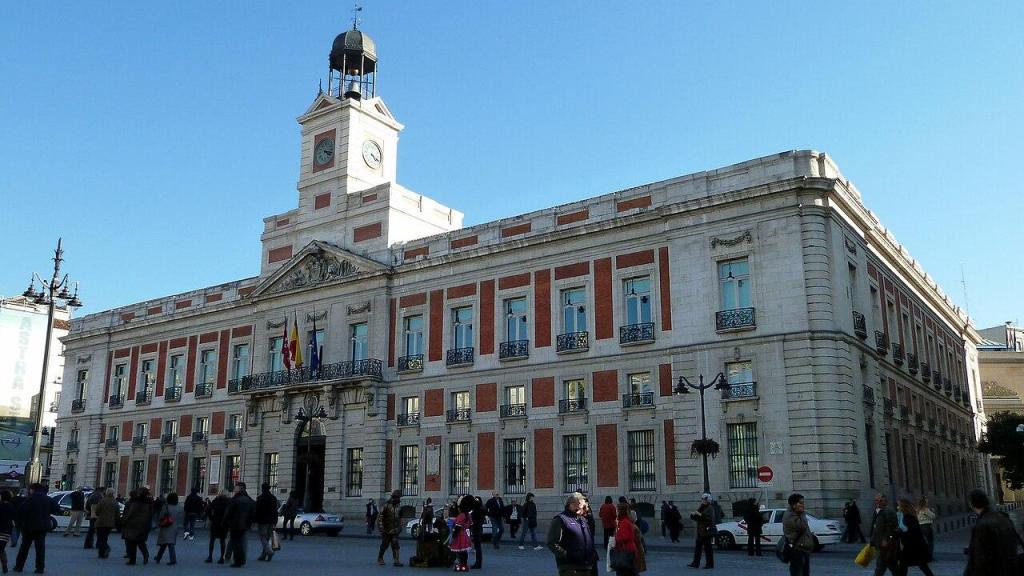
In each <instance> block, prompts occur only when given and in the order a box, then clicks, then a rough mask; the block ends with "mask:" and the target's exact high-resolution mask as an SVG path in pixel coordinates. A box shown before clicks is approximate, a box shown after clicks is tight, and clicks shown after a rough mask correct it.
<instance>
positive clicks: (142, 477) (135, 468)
mask: <svg viewBox="0 0 1024 576" xmlns="http://www.w3.org/2000/svg"><path fill="white" fill-rule="evenodd" d="M145 483H146V461H145V460H132V483H131V488H132V489H133V490H135V489H138V488H141V487H142V486H143V485H145Z"/></svg>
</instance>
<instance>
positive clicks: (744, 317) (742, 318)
mask: <svg viewBox="0 0 1024 576" xmlns="http://www.w3.org/2000/svg"><path fill="white" fill-rule="evenodd" d="M753 328H757V322H756V321H755V318H754V309H753V308H735V309H733V310H719V311H718V312H715V330H716V331H718V332H722V331H726V330H750V329H753Z"/></svg>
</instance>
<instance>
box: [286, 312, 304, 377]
mask: <svg viewBox="0 0 1024 576" xmlns="http://www.w3.org/2000/svg"><path fill="white" fill-rule="evenodd" d="M288 347H289V348H290V349H291V354H292V364H293V365H294V366H295V367H296V368H302V346H301V345H300V344H299V319H298V318H294V323H293V324H292V337H291V341H290V342H289V343H288Z"/></svg>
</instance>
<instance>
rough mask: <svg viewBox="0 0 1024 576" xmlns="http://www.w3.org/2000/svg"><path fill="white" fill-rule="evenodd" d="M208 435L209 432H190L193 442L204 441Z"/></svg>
mask: <svg viewBox="0 0 1024 576" xmlns="http://www.w3.org/2000/svg"><path fill="white" fill-rule="evenodd" d="M209 437H210V434H209V433H208V432H193V433H192V441H193V442H206V440H207V439H208V438H209Z"/></svg>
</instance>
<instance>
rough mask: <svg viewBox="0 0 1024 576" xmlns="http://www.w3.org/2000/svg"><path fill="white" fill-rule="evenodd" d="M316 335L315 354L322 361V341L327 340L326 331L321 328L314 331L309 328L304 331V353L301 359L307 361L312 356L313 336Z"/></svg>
mask: <svg viewBox="0 0 1024 576" xmlns="http://www.w3.org/2000/svg"><path fill="white" fill-rule="evenodd" d="M314 336H316V355H317V357H318V358H319V359H320V362H321V363H322V362H323V361H324V354H323V352H324V346H325V344H324V342H326V340H327V333H326V331H324V329H323V328H319V329H317V330H316V332H313V331H312V330H310V331H309V332H307V333H306V354H305V356H304V357H303V359H304V360H305V361H306V362H307V363H308V362H309V361H310V358H312V357H313V337H314Z"/></svg>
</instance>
